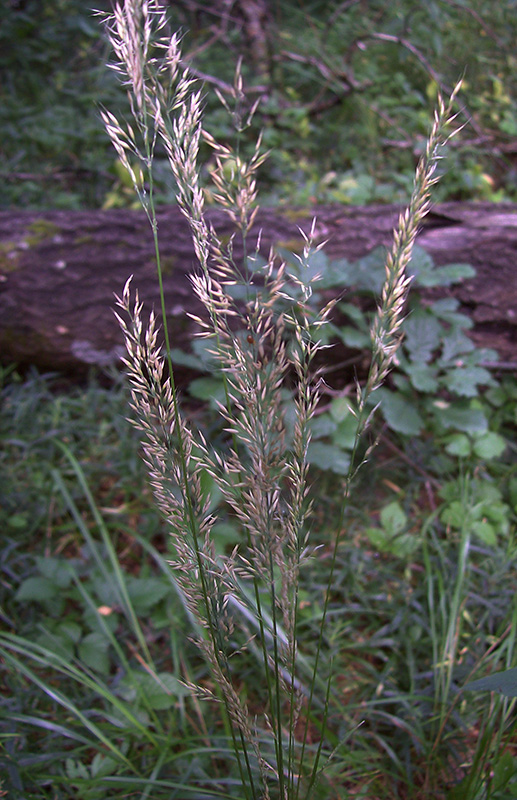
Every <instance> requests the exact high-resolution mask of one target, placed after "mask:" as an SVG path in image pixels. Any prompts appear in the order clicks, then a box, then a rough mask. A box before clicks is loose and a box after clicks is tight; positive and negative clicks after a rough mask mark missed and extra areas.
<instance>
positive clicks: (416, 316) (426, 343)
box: [404, 308, 442, 363]
mask: <svg viewBox="0 0 517 800" xmlns="http://www.w3.org/2000/svg"><path fill="white" fill-rule="evenodd" d="M404 333H405V336H406V338H405V339H404V349H405V350H406V351H407V352H408V353H409V356H410V358H411V360H412V361H415V362H417V363H421V362H424V363H425V362H427V361H430V360H431V358H432V356H433V354H434V353H435V351H436V350H437V349H438V348H439V346H440V341H441V334H442V324H441V323H440V321H439V320H438V319H437V318H436V317H435V316H434V315H433V314H432V313H431V312H430V311H429V310H427V309H425V308H417V309H416V310H415V311H413V312H412V313H411V314H410V315H409V317H408V318H407V319H406V320H405V322H404Z"/></svg>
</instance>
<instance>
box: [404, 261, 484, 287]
mask: <svg viewBox="0 0 517 800" xmlns="http://www.w3.org/2000/svg"><path fill="white" fill-rule="evenodd" d="M475 274H476V270H475V269H474V268H473V267H471V266H470V264H447V265H446V266H445V267H434V269H433V270H432V271H429V272H427V273H426V274H425V275H419V276H418V283H419V284H420V285H421V286H425V287H431V286H451V285H452V284H454V283H459V282H460V281H462V280H464V279H465V278H473V277H474V276H475Z"/></svg>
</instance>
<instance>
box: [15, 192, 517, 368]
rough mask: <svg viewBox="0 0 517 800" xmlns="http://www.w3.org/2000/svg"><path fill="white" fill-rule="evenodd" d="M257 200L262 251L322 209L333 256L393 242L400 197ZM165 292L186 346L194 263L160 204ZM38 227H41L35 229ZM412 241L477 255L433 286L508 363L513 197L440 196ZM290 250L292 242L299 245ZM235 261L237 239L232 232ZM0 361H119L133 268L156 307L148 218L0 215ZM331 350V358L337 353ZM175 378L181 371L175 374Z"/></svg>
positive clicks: (59, 364)
mask: <svg viewBox="0 0 517 800" xmlns="http://www.w3.org/2000/svg"><path fill="white" fill-rule="evenodd" d="M295 211H296V213H293V210H292V209H286V210H285V211H282V210H278V209H264V210H262V211H261V212H259V215H258V218H257V222H256V225H255V228H254V232H253V233H252V234H251V235H252V237H253V241H254V237H256V235H257V234H258V231H259V230H262V239H261V249H262V251H263V252H264V253H267V251H268V250H269V247H270V245H271V244H272V243H275V242H276V243H281V244H284V245H285V243H286V242H288V243H289V245H290V246H292V245H293V244H294V245H296V242H300V249H301V247H302V243H301V239H300V235H299V231H298V226H300V227H301V228H303V229H304V230H306V231H308V230H309V228H310V225H311V221H312V217H313V216H316V217H317V224H316V232H317V237H318V239H319V240H327V244H326V245H325V250H326V252H327V254H328V256H329V257H330V258H343V257H345V258H347V259H349V260H354V259H357V258H359V257H361V256H364V255H365V254H367V253H368V252H370V251H371V250H372V249H374V248H375V247H378V246H379V245H385V246H388V245H389V244H390V242H391V236H392V230H393V227H394V225H395V223H396V221H397V217H398V213H399V208H398V207H395V206H370V207H367V208H359V207H342V206H340V207H325V208H315V209H311V210H308V211H303V210H295ZM208 216H209V219H210V222H211V223H212V224H213V225H214V226H215V228H216V229H217V230H218V232H219V233H220V235H221V236H222V237H224V238H225V239H229V238H230V237H231V235H232V233H233V229H232V224H231V222H230V221H229V219H228V217H227V216H226V215H225V214H224V213H221V212H217V211H212V212H209V215H208ZM158 222H159V234H160V241H161V248H162V258H163V260H164V264H165V266H166V269H165V270H164V273H165V274H164V281H165V291H166V297H167V307H168V309H169V322H170V326H171V332H172V343H173V346H174V347H178V348H180V349H184V350H188V349H189V345H190V342H191V340H192V337H193V336H194V334H195V330H196V328H195V325H194V323H193V322H192V321H191V319H190V317H189V313H194V314H199V313H200V308H199V307H198V305H197V304H196V302H195V299H194V297H193V292H192V290H191V286H190V281H189V274H191V273H192V271H193V270H195V269H196V261H195V255H194V250H193V247H192V242H191V238H190V233H189V228H188V224H187V223H186V221H185V219H184V218H183V217H182V215H181V214H180V213H179V211H178V210H177V209H175V208H164V209H161V210H160V211H159V215H158ZM35 225H37V235H35ZM419 244H420V245H421V246H422V247H424V249H426V250H427V251H428V252H429V253H430V254H431V255H432V256H433V258H434V260H435V262H436V263H437V264H438V265H443V264H449V263H454V262H456V263H457V262H463V263H469V264H472V265H473V266H474V267H475V268H476V270H477V275H476V277H475V278H473V279H471V280H467V281H465V282H464V283H462V284H461V285H459V286H456V287H452V288H448V289H441V290H434V291H433V294H432V295H430V296H436V294H441V296H443V295H447V294H448V295H451V294H452V295H454V296H455V297H456V298H457V299H458V300H459V301H460V302H461V304H462V307H463V310H464V311H466V312H467V313H468V314H469V315H470V316H471V318H472V320H473V322H474V330H473V337H474V339H475V340H476V342H477V343H479V344H482V345H483V346H488V347H495V348H496V349H497V350H498V351H499V353H500V355H501V357H502V359H503V360H505V361H515V360H516V359H515V342H516V338H517V267H516V265H517V206H515V205H497V206H495V205H488V204H473V203H446V204H443V205H438V206H436V207H435V208H434V209H433V211H432V213H431V214H430V215H429V216H428V217H427V219H426V221H425V223H424V226H423V229H422V233H421V235H420V237H419ZM295 249H296V247H295ZM234 252H235V257H236V258H239V237H236V238H235V247H234ZM0 256H1V257H0V359H1V361H2V362H3V363H12V362H15V363H17V364H19V365H20V366H22V367H23V366H26V365H29V364H33V365H35V366H37V367H38V368H40V369H43V370H58V371H61V372H65V373H69V374H72V375H74V376H77V377H82V376H84V374H85V373H86V372H87V371H88V370H89V369H90V368H91V366H98V367H104V366H107V365H109V364H118V363H119V359H120V355H121V353H122V351H123V344H122V339H121V335H120V332H119V329H118V325H117V323H116V320H115V318H114V315H113V313H112V309H113V307H114V299H113V296H114V294H115V293H120V292H121V291H122V287H123V285H124V283H125V281H126V280H127V278H128V277H129V275H131V274H133V275H134V276H135V277H134V286H135V288H138V291H139V294H140V298H141V299H142V300H143V301H144V304H145V307H146V308H147V310H148V311H149V310H150V309H151V308H152V307H154V308H155V309H158V308H159V297H158V288H157V280H156V267H155V262H154V254H153V243H152V237H151V235H150V230H149V224H148V222H147V219H146V217H145V215H144V214H143V213H140V212H138V211H124V210H111V211H83V212H72V211H49V212H47V213H42V212H37V213H31V212H20V211H13V212H9V211H4V212H0ZM331 352H332V358H335V357H336V354H335V353H334V351H331ZM180 377H181V376H180Z"/></svg>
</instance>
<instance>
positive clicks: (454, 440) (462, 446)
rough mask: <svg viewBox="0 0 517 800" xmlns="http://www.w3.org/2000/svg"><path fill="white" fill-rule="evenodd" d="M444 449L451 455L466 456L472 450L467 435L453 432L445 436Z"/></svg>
mask: <svg viewBox="0 0 517 800" xmlns="http://www.w3.org/2000/svg"><path fill="white" fill-rule="evenodd" d="M445 449H446V451H447V452H448V453H449V454H450V455H451V456H459V457H460V458H467V456H469V455H470V453H471V451H472V445H471V443H470V439H469V437H468V436H466V435H465V434H464V433H455V434H454V435H453V436H449V437H448V438H447V444H446V445H445Z"/></svg>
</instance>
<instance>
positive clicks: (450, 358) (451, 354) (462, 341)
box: [438, 328, 475, 367]
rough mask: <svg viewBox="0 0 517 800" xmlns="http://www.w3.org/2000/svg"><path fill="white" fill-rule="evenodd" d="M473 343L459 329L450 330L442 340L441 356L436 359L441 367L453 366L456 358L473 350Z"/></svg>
mask: <svg viewBox="0 0 517 800" xmlns="http://www.w3.org/2000/svg"><path fill="white" fill-rule="evenodd" d="M474 347H475V345H474V342H473V341H472V339H470V338H469V337H468V336H467V335H466V334H465V333H463V331H461V330H459V328H452V329H451V330H450V331H448V332H447V333H446V334H445V335H444V336H443V338H442V354H441V356H440V358H439V359H438V364H439V365H440V366H441V367H447V366H454V363H453V362H454V361H456V360H457V359H458V356H463V355H465V353H470V352H472V350H474Z"/></svg>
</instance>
